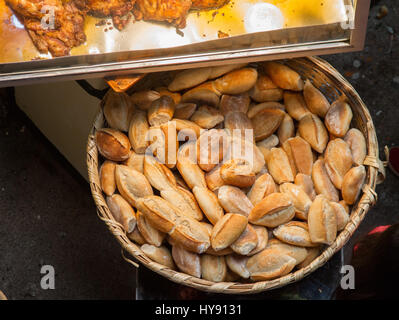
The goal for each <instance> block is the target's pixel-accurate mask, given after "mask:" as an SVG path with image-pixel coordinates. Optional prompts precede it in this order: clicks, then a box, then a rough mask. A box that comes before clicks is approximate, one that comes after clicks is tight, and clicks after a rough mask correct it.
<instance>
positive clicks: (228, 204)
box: [218, 185, 253, 217]
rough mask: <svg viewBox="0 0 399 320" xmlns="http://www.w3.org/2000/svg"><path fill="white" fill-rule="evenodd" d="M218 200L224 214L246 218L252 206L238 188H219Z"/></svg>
mask: <svg viewBox="0 0 399 320" xmlns="http://www.w3.org/2000/svg"><path fill="white" fill-rule="evenodd" d="M218 200H219V203H220V204H221V206H222V207H223V209H224V210H225V211H226V212H234V213H239V214H241V215H244V216H246V217H248V215H249V214H250V212H251V210H252V208H253V204H252V203H251V201H250V200H249V199H248V197H247V196H246V194H245V193H244V192H243V191H242V190H241V189H239V188H237V187H233V186H227V185H226V186H221V187H220V188H219V189H218Z"/></svg>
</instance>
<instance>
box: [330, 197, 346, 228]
mask: <svg viewBox="0 0 399 320" xmlns="http://www.w3.org/2000/svg"><path fill="white" fill-rule="evenodd" d="M330 205H331V206H332V208H333V209H334V212H335V216H336V218H337V231H341V230H343V229H344V228H345V226H346V225H347V223H348V222H349V214H348V212H347V211H346V209H345V207H344V206H343V205H342V204H341V203H338V202H331V203H330Z"/></svg>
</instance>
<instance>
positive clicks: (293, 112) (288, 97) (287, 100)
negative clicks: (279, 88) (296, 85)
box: [284, 91, 311, 121]
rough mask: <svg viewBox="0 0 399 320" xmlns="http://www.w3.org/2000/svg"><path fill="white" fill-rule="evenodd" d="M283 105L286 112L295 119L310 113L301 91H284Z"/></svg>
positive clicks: (298, 119)
mask: <svg viewBox="0 0 399 320" xmlns="http://www.w3.org/2000/svg"><path fill="white" fill-rule="evenodd" d="M284 105H285V108H286V110H287V113H288V114H289V115H290V116H291V117H292V118H293V119H295V120H297V121H300V120H301V119H302V118H303V117H304V116H306V115H307V114H310V113H311V112H310V111H309V109H308V107H307V106H306V102H305V99H304V98H303V95H302V93H301V92H292V91H285V92H284Z"/></svg>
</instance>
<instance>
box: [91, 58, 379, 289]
mask: <svg viewBox="0 0 399 320" xmlns="http://www.w3.org/2000/svg"><path fill="white" fill-rule="evenodd" d="M289 61H295V62H299V63H307V64H310V65H312V66H313V67H314V68H317V69H318V70H320V71H323V74H325V75H326V76H327V77H328V79H329V80H330V81H331V82H332V83H333V84H335V85H337V86H340V87H342V88H341V91H342V92H343V93H344V94H345V96H346V98H347V99H348V100H349V104H350V105H352V104H353V103H356V104H357V105H358V106H360V108H361V111H362V112H363V114H364V116H365V118H366V119H367V123H366V128H367V137H366V143H367V155H368V157H369V158H371V159H376V160H377V159H378V158H379V155H378V141H377V137H376V131H375V127H374V124H373V121H372V118H371V115H370V113H369V111H368V109H367V107H366V105H365V104H364V102H363V101H362V99H361V98H360V96H359V94H358V93H357V92H356V90H355V89H354V88H353V87H352V85H351V84H349V82H348V81H347V80H346V79H345V78H344V77H343V76H342V75H341V74H340V73H339V72H338V71H337V70H336V69H335V68H334V67H332V66H331V65H330V64H329V63H328V62H326V61H325V60H323V59H321V58H319V57H306V58H296V59H291V60H289ZM351 103H352V104H351ZM100 123H103V110H102V108H101V107H100V108H99V112H98V114H97V116H96V117H95V120H94V122H93V125H92V128H91V130H90V133H89V136H88V142H87V167H88V177H89V181H90V189H91V193H92V197H93V199H94V201H95V203H96V207H97V214H98V216H99V218H100V219H101V220H103V221H104V222H105V224H106V225H107V227H108V229H109V230H110V231H111V233H112V234H113V235H114V236H115V237H116V239H117V240H118V242H119V243H120V244H121V246H122V248H123V249H124V250H125V251H127V252H128V253H129V254H130V255H132V256H133V257H134V258H135V259H136V260H138V261H139V262H141V264H143V265H144V266H145V267H147V268H149V269H150V270H152V271H154V272H156V273H158V274H160V275H162V276H164V277H165V278H167V279H169V280H171V281H173V282H175V283H178V284H183V285H186V286H189V287H193V288H195V289H199V290H202V291H206V292H214V293H225V294H255V293H259V292H263V291H267V290H272V289H276V288H279V287H282V286H285V285H288V284H291V283H294V282H297V281H299V280H301V279H303V278H304V277H306V276H308V275H309V274H311V273H312V272H314V271H315V270H317V269H318V268H320V267H321V266H323V265H324V264H325V263H326V262H327V261H328V260H329V259H330V258H331V257H332V256H333V255H334V254H335V253H336V252H338V251H339V250H340V249H341V248H342V247H343V246H344V245H345V244H346V242H347V241H348V240H349V239H350V238H351V236H352V234H353V233H354V232H355V230H356V229H357V228H358V226H359V225H360V223H361V222H362V221H363V219H364V217H365V215H366V213H367V212H368V210H369V209H370V207H372V206H373V205H374V204H375V202H376V200H377V194H376V193H375V187H376V184H377V175H378V165H376V164H374V162H373V161H371V163H370V162H368V163H364V166H365V167H366V172H367V178H366V179H367V180H366V183H365V185H364V187H363V190H362V191H363V192H362V195H361V197H360V200H358V202H357V204H356V206H354V207H353V209H352V211H351V215H350V221H349V222H348V223H347V225H346V227H345V228H344V229H343V230H342V231H340V233H339V235H338V236H337V238H336V239H335V241H334V243H333V244H332V245H330V246H328V247H325V248H324V250H323V251H322V252H321V253H320V255H319V256H318V257H317V258H316V259H314V260H313V261H312V262H311V263H310V264H309V265H308V266H306V267H305V268H302V269H299V270H296V271H294V272H291V273H289V274H288V275H285V276H283V277H280V278H277V279H273V280H267V281H259V282H250V283H240V282H219V283H216V282H212V281H208V280H204V279H199V278H196V277H193V276H190V275H188V274H185V273H182V272H179V271H175V270H171V269H169V268H167V267H165V266H163V265H161V264H158V263H156V262H154V261H152V260H151V259H150V258H148V257H147V256H146V255H145V254H144V253H143V252H142V250H141V249H140V247H139V246H138V245H137V244H135V243H134V242H133V241H131V240H130V239H129V238H128V237H127V235H126V233H125V231H124V230H123V229H122V226H121V225H120V224H119V223H118V222H116V221H115V219H114V218H113V216H112V214H111V212H110V210H109V208H108V206H107V204H106V202H105V199H104V195H103V193H102V190H101V187H100V182H99V171H98V151H97V146H96V143H95V138H94V137H95V132H96V130H97V129H98V125H97V124H100ZM375 162H376V161H375ZM125 259H126V258H125ZM126 260H128V259H126ZM133 264H134V263H133Z"/></svg>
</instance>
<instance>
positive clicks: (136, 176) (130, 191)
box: [115, 165, 153, 207]
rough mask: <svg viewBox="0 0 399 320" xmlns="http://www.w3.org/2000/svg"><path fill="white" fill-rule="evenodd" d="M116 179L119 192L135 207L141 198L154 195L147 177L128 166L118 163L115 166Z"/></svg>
mask: <svg viewBox="0 0 399 320" xmlns="http://www.w3.org/2000/svg"><path fill="white" fill-rule="evenodd" d="M115 181H116V185H117V187H118V191H119V193H120V194H121V195H122V196H123V197H124V198H125V200H127V201H128V202H129V203H130V204H131V205H132V206H133V207H135V206H136V201H137V200H138V199H139V198H142V197H145V196H151V195H153V191H152V188H151V185H150V183H149V182H148V180H147V178H146V177H145V176H144V175H143V174H142V173H141V172H138V171H136V170H134V169H132V168H130V167H128V166H124V165H117V166H116V168H115Z"/></svg>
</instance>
